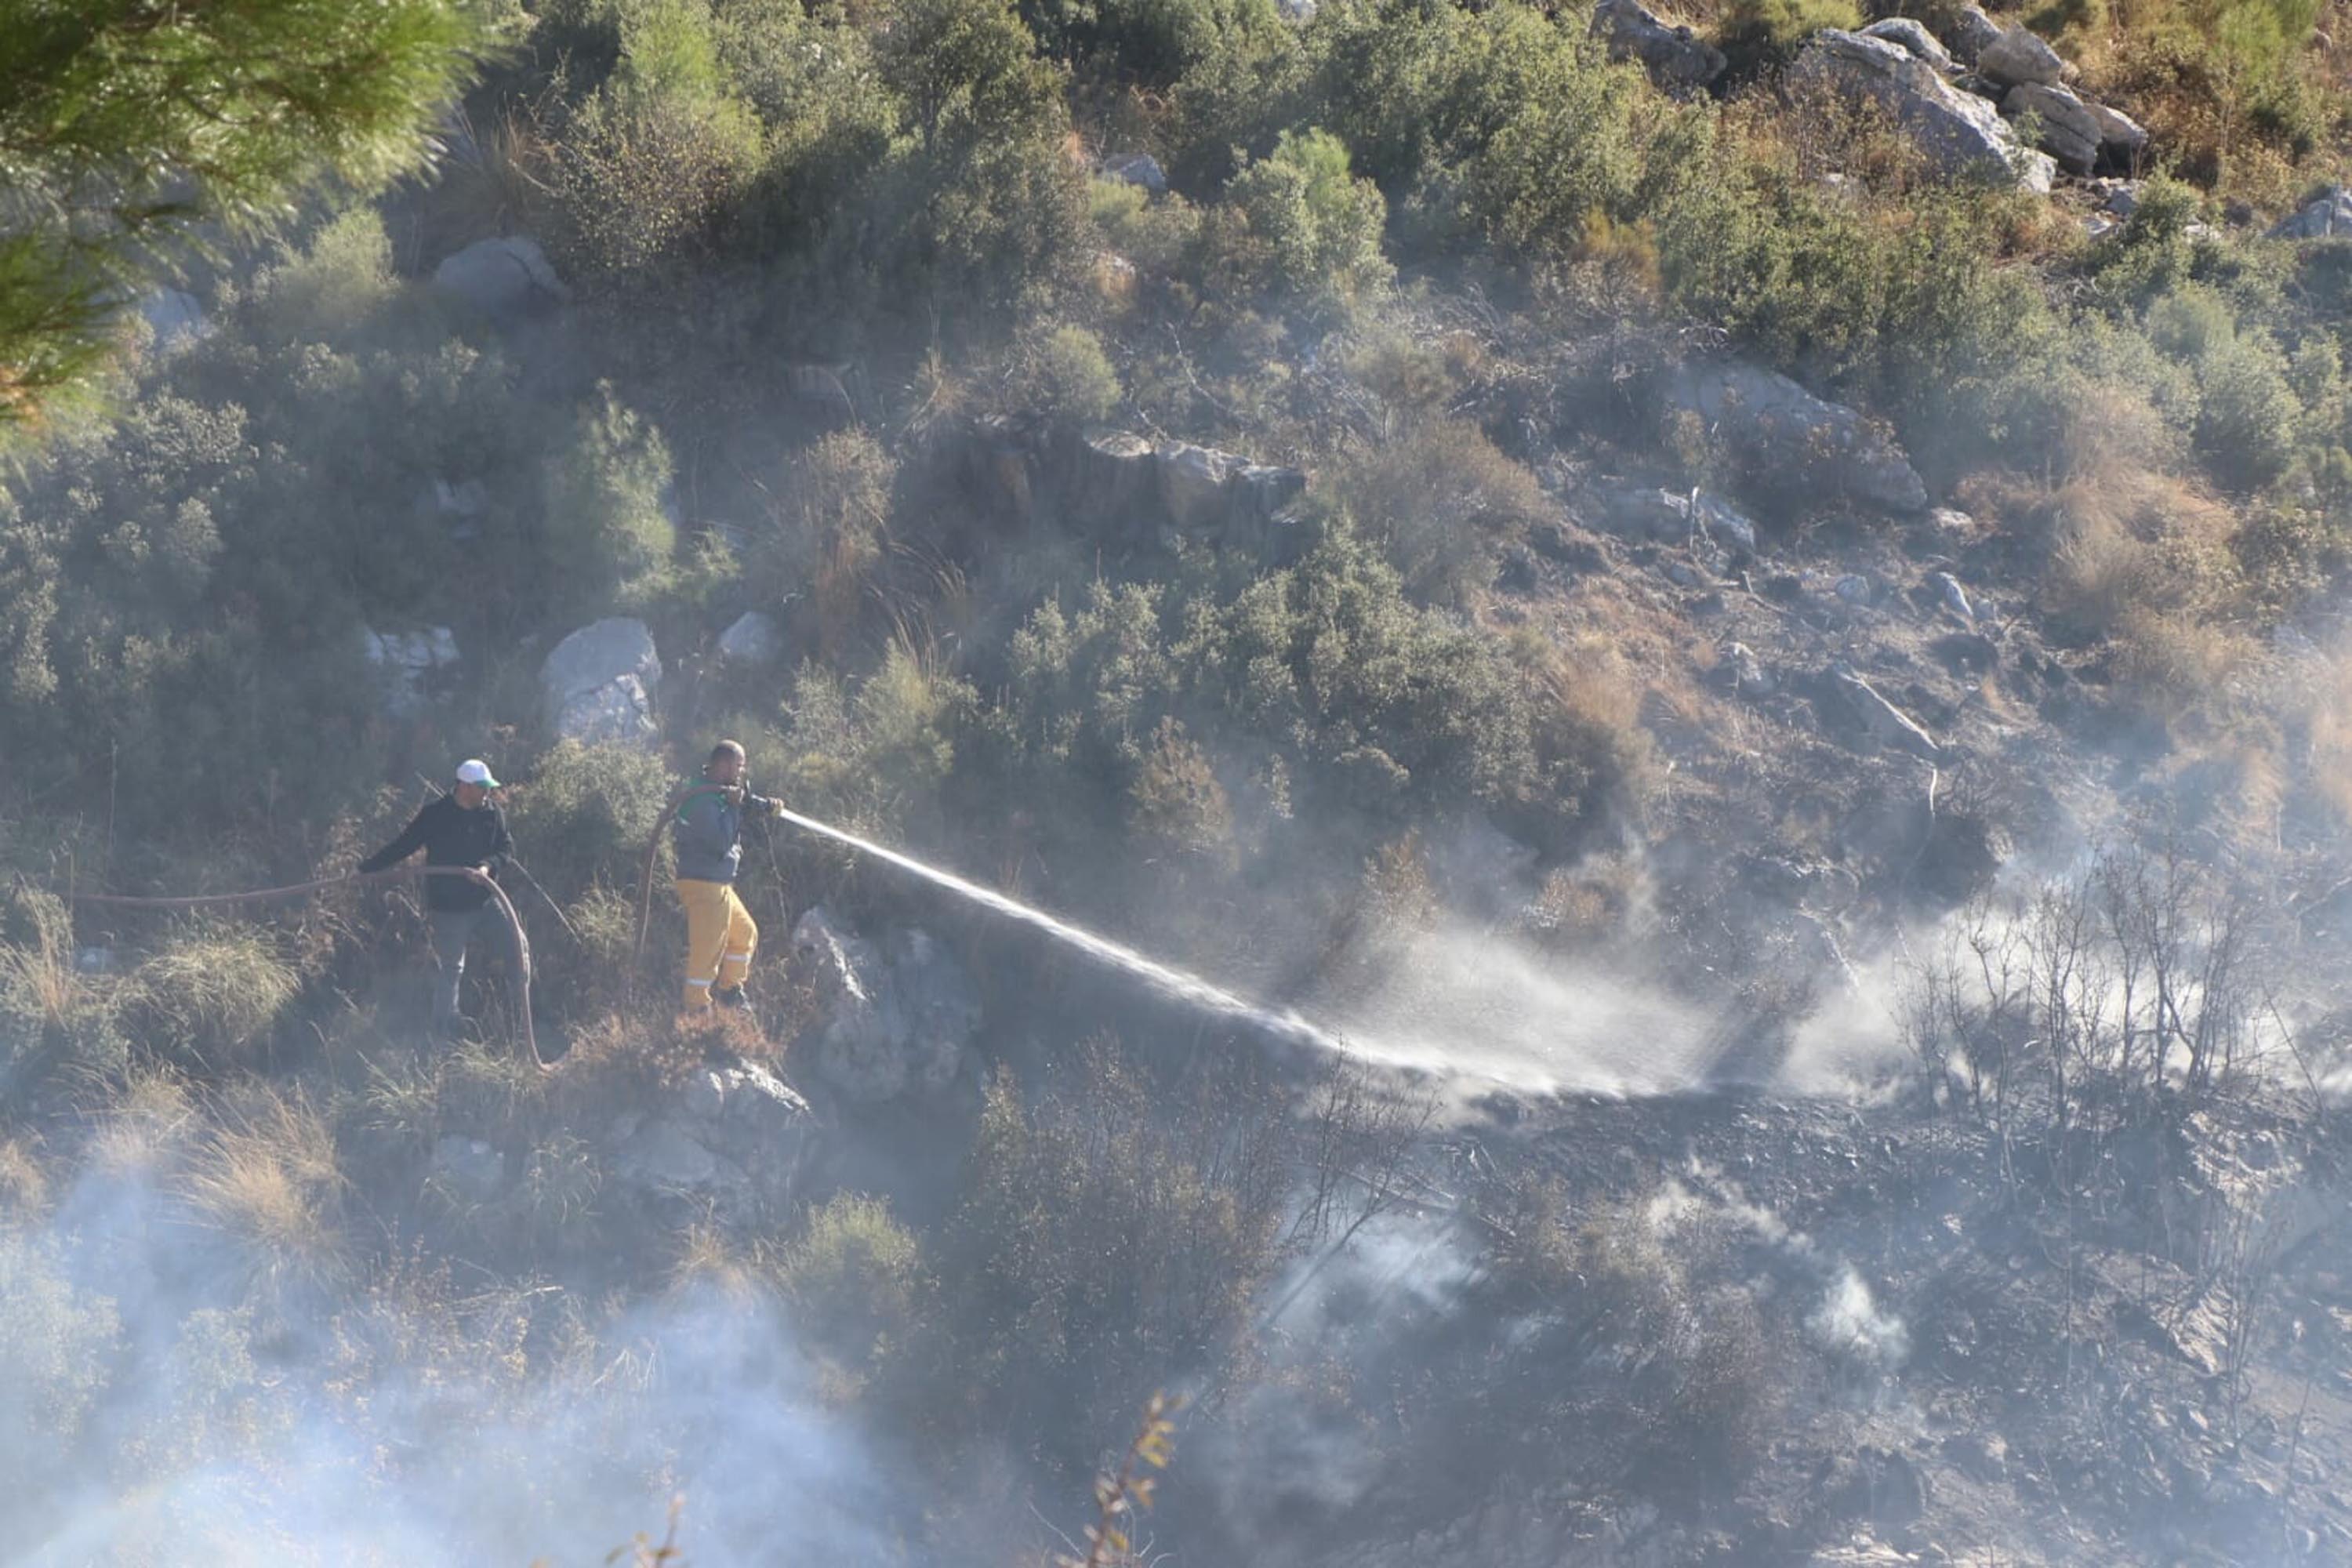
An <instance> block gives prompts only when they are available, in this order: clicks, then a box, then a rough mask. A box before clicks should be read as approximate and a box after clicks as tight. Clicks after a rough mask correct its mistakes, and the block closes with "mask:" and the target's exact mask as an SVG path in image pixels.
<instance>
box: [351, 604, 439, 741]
mask: <svg viewBox="0 0 2352 1568" xmlns="http://www.w3.org/2000/svg"><path fill="white" fill-rule="evenodd" d="M360 641H361V645H362V647H365V648H366V650H367V659H368V662H369V663H370V664H372V665H373V666H375V668H376V669H377V670H378V671H379V672H381V674H382V676H383V686H384V703H383V705H384V710H385V711H386V712H388V713H390V714H391V715H392V716H393V717H394V718H396V719H405V718H408V717H410V716H412V715H414V714H415V713H417V712H420V711H422V710H423V709H424V707H425V702H426V701H427V700H429V699H430V697H431V695H432V692H433V689H434V687H435V685H436V677H438V676H440V675H441V674H442V673H443V672H444V671H446V670H448V669H451V668H455V666H456V665H457V634H456V633H454V632H452V631H451V630H450V629H449V628H448V627H447V626H428V627H426V628H425V630H423V631H416V632H378V631H375V630H373V629H372V628H370V627H367V626H362V627H361V628H360Z"/></svg>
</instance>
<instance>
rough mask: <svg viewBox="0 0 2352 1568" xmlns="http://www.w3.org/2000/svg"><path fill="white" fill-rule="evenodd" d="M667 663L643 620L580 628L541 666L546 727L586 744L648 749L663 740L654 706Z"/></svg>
mask: <svg viewBox="0 0 2352 1568" xmlns="http://www.w3.org/2000/svg"><path fill="white" fill-rule="evenodd" d="M661 679H662V662H661V656H660V654H658V653H656V651H655V649H654V637H653V633H651V632H650V631H648V630H646V624H645V622H643V621H638V620H631V619H628V618H626V617H624V616H614V617H612V618H610V619H607V620H602V621H598V622H595V623H594V624H593V625H591V626H583V627H581V628H580V629H579V630H578V631H576V632H573V633H572V635H571V636H570V637H565V638H564V639H563V640H562V642H560V643H558V644H556V645H555V648H554V651H553V652H551V653H550V654H549V655H548V656H547V662H546V663H545V664H543V665H541V667H540V672H539V684H540V694H541V701H542V706H543V709H544V710H545V713H546V716H547V727H548V729H549V730H550V731H551V732H552V733H553V734H554V735H555V737H556V738H557V739H558V740H566V741H578V742H581V743H582V744H583V745H620V746H643V747H647V748H650V747H652V746H653V745H655V744H656V742H658V741H659V739H660V735H661V731H660V729H659V727H658V726H657V725H656V723H655V721H654V703H655V701H656V699H657V697H658V696H659V694H660V691H661Z"/></svg>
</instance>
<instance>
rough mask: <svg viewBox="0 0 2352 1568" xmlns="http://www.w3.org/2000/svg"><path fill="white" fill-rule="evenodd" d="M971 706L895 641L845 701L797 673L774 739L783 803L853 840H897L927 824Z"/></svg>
mask: <svg viewBox="0 0 2352 1568" xmlns="http://www.w3.org/2000/svg"><path fill="white" fill-rule="evenodd" d="M977 702H978V694H977V693H975V692H974V691H973V690H972V689H971V686H970V685H969V684H967V683H966V682H964V681H963V680H961V679H958V678H957V677H955V676H954V675H952V674H950V672H949V671H947V670H946V669H944V668H941V667H940V664H939V662H938V660H937V659H936V658H932V657H929V656H928V655H926V654H924V653H921V652H919V651H917V650H916V649H915V648H914V647H912V646H910V645H909V644H908V643H906V642H904V641H894V642H893V643H891V645H890V647H889V648H888V650H887V652H886V653H885V654H884V656H883V659H882V664H881V667H880V668H877V669H876V670H875V671H874V672H873V673H871V674H870V675H868V676H866V679H863V680H861V681H859V682H858V683H857V686H856V690H855V692H854V693H853V692H851V691H850V690H848V689H845V686H844V685H843V683H842V681H841V679H839V678H838V677H837V676H835V675H834V674H833V673H832V672H831V671H829V670H826V669H823V668H819V667H817V666H815V665H803V666H802V667H801V668H800V671H799V673H798V674H797V675H796V676H795V677H794V678H793V696H792V700H791V701H790V702H789V703H787V704H786V708H785V714H786V721H785V727H784V731H783V734H782V748H783V751H784V777H785V781H786V784H787V788H786V791H785V795H786V798H788V799H790V800H792V801H793V802H794V803H795V805H796V806H797V807H798V808H799V809H801V810H802V811H803V812H805V813H807V814H809V815H811V816H818V817H822V818H823V819H824V820H825V821H827V822H832V823H835V824H837V825H839V826H845V827H849V828H852V829H854V830H855V831H857V832H860V833H867V834H880V835H882V836H884V837H903V836H904V835H905V833H906V831H907V829H908V825H909V824H919V823H925V822H928V821H929V820H931V819H934V818H935V817H936V815H937V812H938V809H939V802H940V787H941V785H942V784H945V782H946V780H947V778H948V774H949V773H950V770H951V769H952V768H953V766H954V764H955V757H956V735H957V732H958V731H960V730H961V728H962V727H963V725H964V724H965V723H966V721H968V720H969V719H970V717H971V714H972V712H973V710H974V709H975V707H976V706H977Z"/></svg>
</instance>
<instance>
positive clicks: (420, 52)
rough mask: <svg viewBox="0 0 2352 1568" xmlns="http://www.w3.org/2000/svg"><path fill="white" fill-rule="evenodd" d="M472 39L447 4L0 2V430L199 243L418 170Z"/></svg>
mask: <svg viewBox="0 0 2352 1568" xmlns="http://www.w3.org/2000/svg"><path fill="white" fill-rule="evenodd" d="M484 41H485V40H484V30H483V26H482V23H481V21H480V19H479V15H478V12H477V11H476V10H475V9H474V8H473V7H470V6H468V5H463V4H460V3H457V0H375V3H372V4H367V5H352V4H350V0H213V3H211V4H207V5H175V4H169V3H167V0H0V424H23V423H25V422H26V421H28V420H32V419H34V418H37V416H39V414H40V413H41V411H42V410H43V408H44V407H45V406H46V405H47V404H48V403H49V402H50V401H51V400H52V399H53V398H54V397H55V396H56V395H58V394H60V393H62V392H66V391H68V390H70V389H72V388H74V387H76V386H78V385H87V384H88V383H89V378H90V377H91V375H92V374H94V373H95V372H96V371H97V369H98V368H99V366H100V364H102V363H104V361H105V360H106V358H107V356H108V353H109V350H110V346H111V331H110V328H111V323H112V321H113V320H114V317H115V315H116V313H117V311H118V310H120V309H121V304H122V301H123V300H124V298H125V296H126V295H127V294H129V293H131V291H133V290H135V289H139V288H140V287H142V285H144V284H145V283H146V282H148V281H149V280H151V279H153V278H155V277H156V276H158V275H159V274H160V273H161V272H162V271H163V269H164V268H166V267H167V266H168V264H169V263H170V261H171V259H172V258H173V256H174V254H175V253H181V252H184V251H185V250H186V249H187V248H188V247H191V246H194V245H195V244H197V243H198V242H199V240H200V239H201V237H203V236H204V235H205V234H206V233H210V232H215V231H218V230H225V231H226V232H227V233H230V234H232V235H239V234H242V235H250V234H252V233H254V232H256V231H258V230H260V229H263V228H266V227H267V226H269V225H271V224H273V223H275V222H277V221H278V220H279V219H282V218H283V217H284V216H286V215H287V214H288V213H289V212H290V211H291V210H292V208H293V207H294V205H295V204H296V203H297V202H298V201H299V199H300V197H301V196H302V195H304V194H305V193H306V192H309V191H310V190H312V189H314V188H316V187H318V186H319V185H320V184H322V183H325V182H329V181H333V182H340V183H341V184H344V185H346V186H350V187H355V188H358V189H362V190H365V189H373V188H376V187H380V186H382V185H383V184H386V183H387V182H389V181H391V180H393V179H394V178H396V177H397V176H399V175H402V174H407V173H409V172H411V171H413V170H415V169H416V168H418V167H419V166H421V165H422V164H423V163H425V160H426V158H427V156H428V155H429V154H430V153H431V152H432V150H433V145H434V143H433V140H432V134H431V133H432V131H433V127H434V125H435V123H436V121H437V119H438V117H439V116H440V115H441V114H442V113H443V112H444V111H445V110H446V109H447V107H448V106H449V104H450V103H451V102H452V101H453V100H455V99H456V97H457V94H458V92H459V91H460V90H461V89H463V87H464V86H465V84H466V82H467V79H468V78H469V77H470V75H471V72H472V69H473V65H474V59H475V56H476V52H477V51H478V48H479V47H481V46H482V44H483V43H484Z"/></svg>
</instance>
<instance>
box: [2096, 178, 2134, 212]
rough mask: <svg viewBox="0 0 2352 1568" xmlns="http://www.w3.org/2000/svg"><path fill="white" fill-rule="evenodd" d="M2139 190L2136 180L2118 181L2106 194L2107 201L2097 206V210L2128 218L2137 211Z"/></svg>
mask: <svg viewBox="0 0 2352 1568" xmlns="http://www.w3.org/2000/svg"><path fill="white" fill-rule="evenodd" d="M2139 190H2140V183H2139V182H2138V181H2137V180H2118V181H2116V184H2115V185H2114V186H2113V187H2112V188H2111V189H2109V191H2108V192H2107V199H2106V200H2105V201H2104V202H2102V203H2101V204H2099V210H2100V211H2102V212H2107V213H2113V214H2114V215H2115V216H2117V217H2120V218H2128V217H2129V216H2131V215H2132V214H2134V213H2136V212H2137V211H2139Z"/></svg>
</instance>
